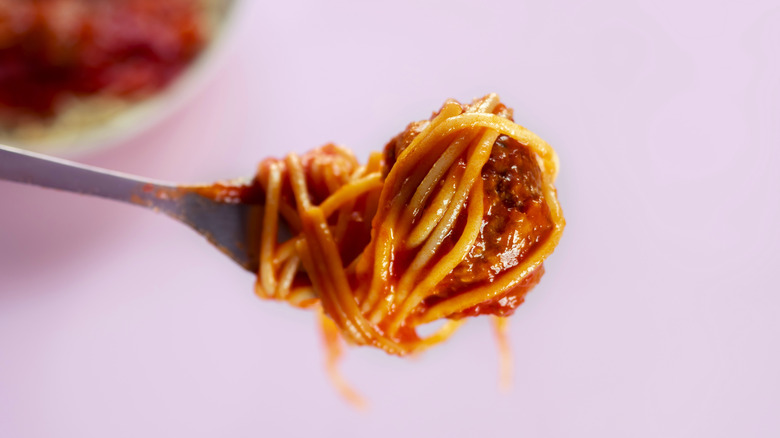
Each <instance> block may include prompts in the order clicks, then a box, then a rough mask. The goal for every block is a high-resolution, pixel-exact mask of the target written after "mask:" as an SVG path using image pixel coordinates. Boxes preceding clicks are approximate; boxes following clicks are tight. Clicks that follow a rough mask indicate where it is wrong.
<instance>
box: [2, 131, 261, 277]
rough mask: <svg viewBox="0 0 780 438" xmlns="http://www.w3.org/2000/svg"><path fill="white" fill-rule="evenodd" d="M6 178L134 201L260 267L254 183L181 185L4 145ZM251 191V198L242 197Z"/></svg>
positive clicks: (252, 268)
mask: <svg viewBox="0 0 780 438" xmlns="http://www.w3.org/2000/svg"><path fill="white" fill-rule="evenodd" d="M0 180H8V181H15V182H18V183H24V184H33V185H38V186H41V187H47V188H52V189H59V190H66V191H69V192H75V193H81V194H85V195H92V196H99V197H103V198H108V199H113V200H116V201H122V202H127V203H131V204H134V205H138V206H142V207H146V208H150V209H152V210H155V211H158V212H161V213H165V214H166V215H168V216H170V217H172V218H174V219H176V220H178V221H180V222H182V223H184V224H186V225H188V226H189V227H191V228H192V229H194V230H195V231H196V232H197V233H199V234H201V235H202V236H204V237H205V238H206V239H208V241H209V242H211V244H212V245H214V246H216V247H217V248H219V249H220V250H221V251H222V252H223V253H225V254H226V255H227V256H228V257H230V258H231V259H233V261H235V262H236V263H238V264H239V265H240V266H241V267H243V268H244V269H246V270H248V271H252V272H257V269H258V265H259V254H258V249H259V248H258V245H259V243H258V242H259V235H258V232H257V230H258V227H257V226H253V224H258V223H259V221H260V218H262V207H261V206H260V205H259V203H258V202H259V196H258V193H256V192H257V190H259V189H258V188H257V187H255V186H253V185H251V181H248V180H233V181H228V182H218V183H214V184H195V185H178V184H173V183H167V182H163V181H157V180H152V179H146V178H141V177H138V176H133V175H129V174H125V173H121V172H114V171H111V170H107V169H101V168H98V167H94V166H87V165H84V164H79V163H74V162H72V161H67V160H62V159H59V158H54V157H49V156H46V155H43V154H38V153H34V152H29V151H25V150H21V149H17V148H13V147H10V146H5V145H0ZM241 193H245V194H247V195H248V196H239V194H241Z"/></svg>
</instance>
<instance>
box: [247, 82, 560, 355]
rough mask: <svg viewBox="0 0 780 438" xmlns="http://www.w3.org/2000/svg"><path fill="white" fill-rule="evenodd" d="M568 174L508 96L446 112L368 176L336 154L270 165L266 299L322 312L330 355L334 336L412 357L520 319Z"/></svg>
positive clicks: (556, 230)
mask: <svg viewBox="0 0 780 438" xmlns="http://www.w3.org/2000/svg"><path fill="white" fill-rule="evenodd" d="M557 170H558V160H557V156H556V154H555V152H554V151H553V149H552V148H551V147H550V146H549V145H548V144H547V143H545V142H544V141H543V140H542V139H540V138H539V137H537V136H536V135H535V134H533V133H531V132H530V131H528V130H527V129H525V128H523V127H521V126H519V125H517V124H515V123H514V122H513V119H512V111H511V110H510V109H509V108H507V107H506V106H504V105H503V104H501V103H500V102H499V100H498V96H497V95H495V94H490V95H488V96H485V97H483V98H481V99H478V100H475V101H474V102H473V103H472V104H471V105H462V104H460V103H458V102H456V101H453V100H450V101H447V102H445V104H444V106H443V107H442V108H441V110H440V111H439V112H438V113H436V114H434V115H433V117H432V118H431V119H430V120H426V121H421V122H416V123H412V124H410V125H409V126H408V127H407V129H406V130H405V131H404V132H402V133H401V134H399V135H398V136H397V137H396V138H394V139H393V140H392V141H391V142H390V143H389V144H388V145H387V146H386V147H385V150H384V153H379V152H376V153H373V154H372V155H371V156H370V157H369V159H368V162H367V163H366V164H365V165H360V164H359V163H358V161H357V160H356V158H355V157H354V155H353V154H352V153H351V152H349V151H348V150H346V149H344V148H341V147H338V146H335V145H327V146H325V147H322V148H320V149H317V150H314V151H312V152H309V153H307V154H304V155H302V156H298V155H296V154H290V155H288V156H287V157H286V158H285V159H283V160H279V159H268V160H265V161H263V162H262V163H261V164H260V167H259V171H258V174H257V176H256V180H255V183H256V184H258V185H260V186H261V187H262V191H263V192H264V193H265V196H264V201H263V202H262V203H263V205H264V211H263V217H262V224H261V233H260V268H259V271H258V279H257V283H256V292H257V294H258V295H259V296H260V297H263V298H267V299H275V300H282V301H286V302H288V303H290V304H292V305H294V306H297V307H303V308H308V307H314V306H319V307H320V309H321V312H322V313H323V314H324V315H325V316H327V320H328V324H329V326H328V328H327V330H328V331H326V334H327V333H331V335H329V336H326V338H327V339H329V343H330V344H333V342H335V341H334V339H336V337H334V336H332V333H333V328H332V326H335V327H336V328H337V329H338V333H340V334H341V336H342V337H343V338H344V339H345V340H347V341H348V342H349V343H351V344H357V345H370V346H374V347H377V348H380V349H382V350H384V351H386V352H387V353H390V354H394V355H399V356H403V355H407V354H410V353H415V352H418V351H421V350H424V349H425V348H428V347H430V346H432V345H434V344H437V343H439V342H441V341H443V340H445V339H447V338H448V337H449V336H450V335H451V334H452V333H453V332H454V331H455V330H456V329H457V328H458V326H460V324H461V323H462V322H463V321H464V318H465V317H469V316H476V315H481V314H489V315H494V316H496V317H499V318H503V317H506V316H509V315H511V314H512V313H513V312H514V310H515V309H516V308H517V306H519V305H520V304H521V303H522V302H523V300H524V297H525V295H526V293H527V292H528V291H529V290H530V289H531V288H533V287H534V286H535V285H536V284H537V283H538V282H539V280H540V278H541V276H542V274H543V272H544V268H543V264H542V263H543V261H544V260H545V258H546V257H547V256H549V255H550V254H551V253H552V251H553V249H554V248H555V246H556V244H557V243H558V240H559V239H560V236H561V233H562V231H563V228H564V218H563V215H562V212H561V208H560V206H559V205H558V201H557V198H556V191H555V188H554V186H553V182H554V180H555V177H556V174H557ZM280 226H282V227H286V228H288V229H289V230H290V236H289V237H287V238H283V239H280V238H279V237H278V236H279V234H280V233H279V230H280ZM440 319H445V320H446V321H447V322H446V323H445V324H444V325H443V326H442V327H440V328H439V330H438V331H436V332H435V333H434V334H432V335H429V336H422V335H420V334H419V333H418V328H419V327H420V326H421V325H423V324H426V323H429V322H433V321H437V320H440ZM330 324H332V326H331V325H330ZM502 345H504V346H505V345H506V341H505V340H503V341H502ZM502 348H503V349H505V347H502ZM331 351H333V352H334V353H333V355H336V354H337V353H336V352H337V351H338V349H331ZM505 368H507V367H505Z"/></svg>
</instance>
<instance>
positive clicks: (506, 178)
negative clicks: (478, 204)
mask: <svg viewBox="0 0 780 438" xmlns="http://www.w3.org/2000/svg"><path fill="white" fill-rule="evenodd" d="M482 180H483V182H484V201H483V202H484V209H485V213H484V218H483V219H482V227H481V229H480V232H479V236H477V240H476V242H475V243H474V246H472V248H471V250H470V251H469V254H468V255H467V256H466V258H465V259H464V260H463V261H462V262H461V263H460V264H459V265H458V266H456V267H455V269H454V270H453V271H452V272H451V273H450V274H449V275H447V277H445V278H444V280H442V282H441V283H439V285H437V287H436V289H437V291H436V295H434V296H431V297H429V298H428V299H427V300H426V301H425V302H424V304H425V305H427V306H433V305H435V304H436V303H438V302H441V301H442V300H445V299H447V298H452V297H454V296H457V295H458V294H460V293H463V292H465V291H467V290H469V289H471V288H473V287H476V286H479V285H482V284H485V283H490V282H492V281H493V280H494V279H495V278H496V277H497V276H499V275H501V274H503V273H504V272H506V271H507V270H509V269H511V268H513V267H515V266H517V265H518V264H519V263H520V262H521V261H522V260H523V259H524V258H525V257H526V256H527V255H528V254H529V253H530V252H532V251H533V250H534V249H535V248H536V246H537V245H538V244H540V243H541V242H543V241H544V239H545V238H546V237H547V236H548V235H549V233H550V232H551V231H552V229H553V227H554V224H553V222H552V220H551V218H550V212H549V210H548V209H547V206H546V204H545V203H544V198H543V194H542V173H541V169H540V168H539V164H538V163H537V162H536V158H535V157H534V155H533V153H532V152H531V151H530V150H529V149H528V148H527V147H525V146H523V145H521V144H520V143H518V142H517V141H515V140H513V139H511V138H509V137H506V136H501V137H499V138H498V140H497V141H496V143H495V144H494V145H493V149H492V151H491V154H490V159H489V160H488V162H487V163H486V164H485V166H484V167H483V168H482ZM461 216H464V215H463V214H461ZM459 235H460V233H458V232H453V233H452V236H453V238H452V239H453V240H454V238H455V237H454V236H459ZM451 244H454V241H453V242H452V243H451ZM543 273H544V269H543V268H542V267H540V268H538V269H536V270H535V271H533V272H532V273H530V274H529V275H527V276H526V277H525V278H524V279H523V280H522V281H520V282H519V284H518V285H517V286H516V287H515V288H513V289H511V290H509V291H506V292H504V293H503V294H502V295H500V296H498V297H496V298H494V299H493V300H490V301H488V302H485V303H482V304H480V305H478V306H475V307H474V308H471V309H467V310H466V311H464V312H462V314H458V315H453V316H452V317H456V318H457V317H461V316H474V315H479V314H493V315H498V316H509V315H511V314H512V313H513V312H514V310H515V309H516V308H517V307H518V306H519V305H520V304H522V303H523V300H524V297H525V294H526V293H527V292H528V291H529V290H531V289H532V288H533V287H534V286H535V285H536V284H537V283H538V282H539V280H540V279H541V276H542V274H543Z"/></svg>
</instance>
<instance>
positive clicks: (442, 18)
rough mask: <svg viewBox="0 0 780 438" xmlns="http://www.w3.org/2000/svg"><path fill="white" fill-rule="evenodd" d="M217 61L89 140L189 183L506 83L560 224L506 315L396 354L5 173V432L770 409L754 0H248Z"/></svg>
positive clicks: (777, 128) (120, 160)
mask: <svg viewBox="0 0 780 438" xmlns="http://www.w3.org/2000/svg"><path fill="white" fill-rule="evenodd" d="M245 3H246V4H245V5H243V8H242V10H241V11H240V12H241V13H240V16H239V17H238V20H237V21H236V27H235V28H234V29H233V30H234V32H233V33H232V34H231V36H230V38H229V41H228V44H227V46H226V49H227V52H225V53H224V56H223V58H222V66H221V68H219V69H218V73H217V74H216V75H215V77H213V78H212V80H211V81H209V83H208V85H207V86H206V87H205V88H204V89H202V90H201V91H200V92H199V93H198V94H197V95H196V96H195V97H194V98H193V99H192V100H191V101H190V102H189V104H188V107H187V108H184V109H183V110H182V111H179V112H177V113H176V114H175V115H173V116H171V117H169V118H167V119H166V120H165V121H164V122H163V123H160V124H158V125H156V126H155V127H154V128H153V129H151V130H149V131H147V132H145V133H142V134H140V135H138V136H136V137H134V138H133V139H131V140H129V141H126V142H124V143H122V144H120V145H119V146H118V147H117V148H113V149H110V150H104V151H101V152H97V153H92V154H89V155H83V156H80V157H77V158H78V160H80V161H82V162H86V163H90V164H95V165H99V166H104V167H107V168H111V169H116V170H122V171H126V172H131V173H136V174H140V175H145V176H149V177H155V178H160V179H166V180H173V181H181V182H200V181H211V180H216V179H220V178H229V177H234V176H241V175H251V174H252V173H253V172H254V166H255V163H256V162H258V161H259V160H260V159H262V158H263V157H266V156H270V155H273V156H282V155H284V154H286V153H287V152H289V151H305V150H307V149H310V148H313V147H316V146H319V145H321V144H323V143H325V142H328V141H336V142H339V143H342V144H345V145H348V146H350V147H351V148H353V149H354V150H355V151H356V152H357V154H358V156H359V157H361V159H365V157H366V156H367V154H368V151H370V150H375V149H378V148H380V147H382V146H383V145H384V143H385V142H386V141H387V140H388V139H389V138H390V137H392V136H393V135H394V134H395V133H397V132H398V131H400V130H401V129H402V128H403V127H404V126H405V125H406V123H408V122H409V121H411V120H414V119H419V118H424V117H427V116H428V115H429V114H430V112H431V111H433V110H435V109H437V108H438V107H439V106H440V105H441V103H442V102H443V101H444V99H446V98H448V97H454V98H458V99H460V100H470V99H471V98H473V97H477V96H480V95H482V94H485V93H487V92H491V91H495V92H498V93H500V95H501V97H502V98H503V100H504V101H505V102H507V103H508V104H509V105H510V106H513V107H514V108H515V110H516V111H515V114H516V119H517V120H518V121H519V122H520V123H521V124H523V125H525V126H527V127H529V128H530V129H532V130H533V131H535V132H536V133H538V134H539V135H540V136H542V137H543V138H545V139H546V140H547V141H548V142H549V143H551V144H552V145H553V146H554V147H555V148H556V149H557V151H558V153H559V154H560V158H561V163H562V170H561V173H560V177H559V180H558V183H557V186H558V189H559V193H560V199H561V203H562V205H563V208H564V212H565V214H566V218H567V220H568V227H567V228H566V231H565V233H564V236H563V240H562V241H561V244H560V246H559V247H558V249H557V251H556V252H555V254H554V255H553V256H552V258H551V259H550V260H549V262H548V264H547V275H546V276H545V278H544V279H543V281H542V283H541V284H540V285H539V286H538V287H537V288H536V289H535V291H534V292H533V293H532V294H531V295H530V297H529V300H528V302H527V303H526V304H525V305H523V306H522V307H521V308H520V309H519V311H518V312H517V314H516V315H515V317H514V318H513V320H512V324H511V344H512V350H513V352H514V357H515V367H514V371H515V383H514V386H513V388H512V390H511V392H509V393H502V392H501V391H500V390H499V388H498V365H497V353H496V348H495V342H494V339H493V337H492V333H491V330H490V326H489V324H488V323H487V321H486V320H484V319H477V320H473V321H471V322H470V323H469V324H467V325H466V327H465V328H464V329H463V330H462V331H461V332H459V333H458V334H457V335H456V336H455V337H454V338H453V339H452V340H451V341H450V342H448V343H446V344H444V345H442V346H441V347H439V348H436V349H434V350H431V351H430V352H428V353H426V354H424V355H423V356H421V357H419V358H417V359H412V360H400V359H397V358H394V357H389V356H386V355H385V354H383V353H381V352H378V351H373V350H371V349H352V350H350V351H349V352H348V355H347V359H346V360H345V361H344V363H343V366H342V370H343V372H344V374H345V375H346V377H347V379H348V380H349V381H350V382H352V384H353V385H354V386H355V387H356V388H357V389H358V390H359V391H360V392H361V393H362V394H363V395H364V396H365V397H366V398H367V399H368V400H369V401H370V409H369V410H368V411H366V412H358V411H356V410H354V409H353V408H352V407H350V406H349V405H347V404H346V403H345V402H344V401H343V400H342V399H341V398H340V397H339V396H338V395H337V394H336V392H335V391H334V390H333V388H332V386H331V384H330V383H329V381H328V379H327V377H326V375H325V372H324V370H323V367H322V361H323V353H322V349H321V346H320V342H319V337H318V334H317V332H316V329H315V322H314V318H313V315H311V314H308V313H304V312H301V311H298V310H294V309H291V308H289V307H288V306H286V305H281V304H276V303H269V302H263V301H260V300H258V299H257V298H255V297H254V296H253V293H252V284H253V278H252V276H251V275H249V274H247V273H245V272H243V271H242V270H240V269H239V268H237V267H236V266H234V265H233V264H232V263H231V262H230V261H229V260H228V259H227V258H225V257H224V256H223V255H222V254H220V253H218V252H217V251H215V250H213V249H212V248H211V247H209V246H208V245H207V244H206V243H205V242H204V241H202V240H201V239H200V238H199V237H198V236H197V235H195V234H194V233H193V232H191V231H190V230H188V229H186V228H184V227H182V226H180V225H179V224H177V223H175V222H173V221H171V220H170V219H168V218H165V217H163V216H160V215H155V214H152V213H150V212H148V211H144V210H142V209H139V208H136V207H133V206H129V205H122V204H118V203H112V202H108V201H103V200H97V199H90V198H87V197H80V196H76V195H71V194H65V193H57V192H53V191H45V190H42V189H38V188H34V187H25V186H20V185H15V184H10V183H0V200H2V207H0V436H2V437H138V436H146V437H169V436H188V437H214V436H230V437H257V436H305V435H310V436H341V437H349V436H387V437H399V436H451V437H455V436H480V435H481V436H525V437H584V436H593V437H597V436H598V437H628V436H630V437H692V436H706V437H734V436H749V437H772V436H780V372H778V370H780V350H779V348H778V347H779V345H778V344H779V343H780V317H778V310H779V307H778V306H780V294H779V293H778V292H779V291H780V287H778V280H780V278H779V277H780V276H779V275H778V268H779V267H780V245H778V241H780V232H778V227H777V224H778V222H780V202H779V201H780V199H778V198H779V196H778V193H779V190H778V189H780V172H778V168H779V167H780V149H779V148H778V146H779V145H780V124H778V120H780V103H779V102H780V82H779V81H778V78H780V63H778V58H777V53H778V52H777V51H778V46H779V43H780V30H779V29H780V9H778V8H777V7H776V6H774V5H776V3H774V4H773V2H761V1H755V2H741V3H742V4H740V5H739V6H737V5H736V2H734V3H735V4H734V6H725V5H723V4H721V3H724V2H704V1H702V2H671V1H668V2H658V1H614V2H606V1H592V2H587V4H585V2H571V3H570V4H563V3H558V4H555V5H553V4H552V3H551V2H546V1H540V2H509V1H506V2H482V3H481V5H480V6H476V5H474V4H469V3H468V2H463V1H452V0H450V1H439V2H427V1H426V2H413V1H400V0H398V1H393V2H385V3H384V4H383V5H378V4H370V2H359V1H338V2H337V1H333V2H314V1H310V2H304V1H285V2H281V1H280V2H260V1H253V0H250V1H247V2H245Z"/></svg>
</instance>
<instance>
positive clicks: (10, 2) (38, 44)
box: [0, 0, 207, 121]
mask: <svg viewBox="0 0 780 438" xmlns="http://www.w3.org/2000/svg"><path fill="white" fill-rule="evenodd" d="M200 9H201V8H200V7H199V5H198V2H197V1H196V0H164V1H160V0H111V1H107V0H23V1H20V0H0V113H2V115H3V117H4V118H6V119H11V121H20V120H25V119H30V118H38V119H40V118H47V117H51V116H54V115H56V114H57V111H58V110H59V109H60V107H61V105H62V103H63V102H64V101H65V100H67V99H68V98H70V97H73V96H75V97H79V96H86V95H94V94H97V93H103V94H106V95H110V96H114V97H121V98H126V97H138V96H143V95H147V94H149V93H153V92H155V91H157V90H159V89H161V88H163V87H164V86H166V85H167V84H168V83H169V82H170V81H171V80H172V79H173V78H175V77H176V76H177V75H178V74H179V73H180V72H181V71H182V69H183V68H184V67H185V66H186V65H187V64H188V63H189V62H190V61H191V60H192V59H193V58H194V57H195V56H196V55H197V53H198V52H199V51H200V50H201V48H202V47H203V45H204V43H205V41H206V38H207V35H206V32H207V30H206V28H205V25H204V20H203V18H202V11H201V10H200Z"/></svg>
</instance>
